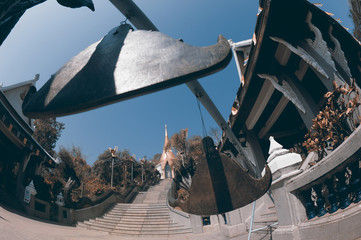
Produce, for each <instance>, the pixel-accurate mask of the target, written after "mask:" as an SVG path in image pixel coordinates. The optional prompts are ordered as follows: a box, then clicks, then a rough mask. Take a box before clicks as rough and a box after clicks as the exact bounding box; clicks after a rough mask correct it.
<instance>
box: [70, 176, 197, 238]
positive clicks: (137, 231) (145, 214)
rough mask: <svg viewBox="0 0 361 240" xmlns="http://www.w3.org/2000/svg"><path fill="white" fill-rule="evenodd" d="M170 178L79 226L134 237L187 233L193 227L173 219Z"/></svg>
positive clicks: (189, 232)
mask: <svg viewBox="0 0 361 240" xmlns="http://www.w3.org/2000/svg"><path fill="white" fill-rule="evenodd" d="M171 183H172V180H171V179H166V180H162V181H161V182H160V183H159V184H157V185H156V186H153V187H151V188H150V189H149V190H148V191H147V192H141V193H139V194H138V196H137V197H136V199H135V200H134V202H133V203H131V204H125V203H119V204H117V205H115V206H114V207H113V208H112V209H111V210H110V211H109V212H107V213H106V214H105V215H104V216H103V217H98V218H96V219H90V220H88V221H84V222H79V223H78V225H77V227H79V228H86V229H90V230H96V231H103V232H108V233H109V234H112V235H121V236H132V237H168V236H174V235H177V236H186V235H188V234H191V233H192V229H191V228H189V227H185V226H184V225H182V224H180V223H177V222H175V221H174V220H172V219H171V218H170V214H169V208H168V207H167V205H166V196H167V192H168V189H169V187H170V184H171Z"/></svg>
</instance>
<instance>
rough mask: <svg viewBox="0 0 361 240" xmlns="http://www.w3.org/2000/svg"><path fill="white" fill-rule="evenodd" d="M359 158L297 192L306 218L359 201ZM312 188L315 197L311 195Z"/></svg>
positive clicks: (360, 184)
mask: <svg viewBox="0 0 361 240" xmlns="http://www.w3.org/2000/svg"><path fill="white" fill-rule="evenodd" d="M359 161H360V158H359V157H357V159H355V161H353V162H351V163H349V164H348V165H347V166H346V167H344V168H342V169H340V170H339V171H338V172H335V173H333V174H332V175H331V176H330V175H328V176H327V177H325V179H322V178H321V179H318V180H317V181H315V183H314V184H313V185H312V184H310V185H309V187H308V188H303V189H304V190H302V191H300V192H299V194H298V195H299V196H300V197H301V198H302V200H303V201H302V202H303V204H304V207H305V210H306V215H307V218H308V219H309V220H310V219H313V218H315V217H316V216H317V217H322V216H324V215H325V214H326V213H329V214H332V213H334V212H336V211H337V210H338V209H345V208H347V207H348V206H350V205H351V203H352V202H355V203H358V202H360V201H361V179H360V167H359ZM323 188H324V190H325V191H323ZM312 189H313V190H314V192H315V193H316V195H317V197H316V198H313V197H312Z"/></svg>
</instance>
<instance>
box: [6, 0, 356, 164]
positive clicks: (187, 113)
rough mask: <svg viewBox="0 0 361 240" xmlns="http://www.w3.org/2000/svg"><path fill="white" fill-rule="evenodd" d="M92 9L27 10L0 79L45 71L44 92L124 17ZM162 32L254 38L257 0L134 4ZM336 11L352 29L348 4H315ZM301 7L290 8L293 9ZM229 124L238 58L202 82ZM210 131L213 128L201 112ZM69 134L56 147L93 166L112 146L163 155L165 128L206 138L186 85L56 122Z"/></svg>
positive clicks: (202, 41)
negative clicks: (76, 151)
mask: <svg viewBox="0 0 361 240" xmlns="http://www.w3.org/2000/svg"><path fill="white" fill-rule="evenodd" d="M93 1H94V5H95V12H92V11H90V10H89V9H87V8H80V9H70V8H65V7H63V6H60V5H59V4H58V3H57V2H56V1H55V0H48V1H47V2H45V3H43V4H40V5H38V6H35V7H34V8H32V9H29V10H28V11H27V12H26V13H25V14H24V16H23V17H22V18H21V20H20V21H19V22H18V24H17V25H16V26H15V28H14V29H13V31H12V32H11V33H10V35H9V36H8V38H7V39H6V40H5V42H4V43H3V45H2V46H1V47H0V82H3V84H4V86H8V85H11V84H15V83H18V82H21V81H26V80H30V79H33V78H34V76H35V74H37V73H39V74H40V80H39V81H38V82H37V88H40V87H41V86H42V85H43V84H44V83H45V82H46V81H47V80H48V79H49V77H50V76H51V74H53V73H55V72H56V71H57V70H58V69H59V68H60V67H61V66H62V65H63V64H64V63H66V62H67V61H68V60H69V59H70V58H71V57H73V56H74V55H76V54H78V53H79V52H80V51H81V50H83V49H84V48H86V47H87V46H88V45H90V44H92V43H94V42H96V41H98V40H99V39H100V38H102V37H103V36H104V35H105V34H107V33H108V31H109V30H110V29H112V28H113V27H115V26H117V25H119V23H120V22H121V21H123V20H125V17H124V16H123V15H122V14H121V13H120V12H119V11H118V10H117V9H116V8H115V7H114V6H113V5H112V4H111V3H110V2H109V1H106V0H93ZM135 2H136V4H137V5H138V6H139V7H140V8H141V9H142V10H143V11H144V12H145V14H146V15H147V16H148V17H149V18H150V19H151V20H152V22H153V23H154V24H155V25H156V26H157V27H158V29H159V30H160V31H161V32H163V33H165V34H168V35H169V36H171V37H173V38H176V39H177V38H182V39H183V40H184V41H185V42H186V43H188V44H191V45H195V46H208V45H212V44H215V43H216V42H217V37H218V35H219V34H222V35H223V36H224V37H226V38H227V39H232V40H233V41H234V42H237V41H242V40H246V39H249V38H252V35H253V31H254V27H255V22H256V14H257V11H258V1H256V0H238V1H236V0H224V1H215V0H197V1H194V0H193V1H191V0H182V1H174V0H135ZM312 2H320V3H323V7H321V9H322V10H324V11H327V12H332V13H334V14H335V15H334V17H335V18H341V20H342V24H343V25H344V26H345V27H348V28H349V29H350V30H349V31H352V28H353V27H352V23H351V18H350V17H348V4H347V0H327V1H322V0H320V1H312ZM296 10H297V9H290V11H296ZM199 81H200V83H201V84H202V85H203V87H204V88H205V89H206V91H207V92H208V94H209V96H210V97H211V98H212V99H213V101H214V102H215V104H216V106H217V107H218V108H219V110H220V112H221V114H222V115H223V116H224V118H225V119H226V120H227V119H228V115H229V113H230V110H231V106H232V103H233V101H234V99H235V96H236V92H237V89H238V87H239V79H238V74H237V71H236V67H235V63H234V60H233V59H232V61H231V62H230V64H229V65H228V67H227V68H226V69H224V70H222V71H221V72H218V73H216V74H214V75H211V76H208V77H205V78H202V79H200V80H199ZM202 113H203V116H204V120H205V126H206V128H207V129H209V128H211V127H217V125H216V123H215V122H214V121H213V120H212V118H211V117H210V116H209V115H208V113H207V112H206V111H205V110H204V109H202ZM58 121H60V122H63V123H65V130H64V131H63V133H62V136H61V138H60V140H59V141H58V144H57V149H58V148H59V146H64V147H71V146H72V145H75V146H79V147H80V148H81V149H82V152H83V154H84V155H85V156H86V159H87V161H88V163H89V164H92V163H93V162H94V161H95V160H96V158H97V157H98V155H99V154H101V153H102V152H103V151H104V150H106V149H107V148H108V147H114V146H118V148H119V149H129V151H130V152H131V153H132V154H135V155H136V157H137V159H139V158H141V157H143V156H147V157H148V159H150V158H152V157H153V155H154V154H155V153H161V152H162V148H163V143H164V125H165V124H167V125H168V133H169V135H170V136H171V135H172V134H173V133H175V132H178V131H179V130H180V129H184V128H188V129H189V135H190V136H192V135H201V136H202V124H201V120H200V113H199V110H198V107H197V103H196V99H195V97H194V96H193V95H192V93H191V92H190V90H189V89H188V88H187V87H186V86H185V85H180V86H178V87H173V88H170V89H167V90H164V91H160V92H157V93H152V94H148V95H145V96H141V97H138V98H134V99H130V100H127V101H123V102H119V103H116V104H112V105H109V106H106V107H102V108H98V109H95V110H92V111H89V112H85V113H80V114H76V115H71V116H66V117H61V118H58Z"/></svg>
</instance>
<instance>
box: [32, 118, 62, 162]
mask: <svg viewBox="0 0 361 240" xmlns="http://www.w3.org/2000/svg"><path fill="white" fill-rule="evenodd" d="M34 125H35V131H34V133H33V137H34V138H35V140H36V141H38V143H39V144H40V145H41V146H42V147H43V148H44V149H45V150H46V151H47V152H48V153H49V154H50V155H51V156H55V151H54V149H55V146H56V142H57V141H58V140H59V138H60V136H61V132H62V131H63V130H64V123H61V122H58V121H56V118H48V119H36V120H35V121H34Z"/></svg>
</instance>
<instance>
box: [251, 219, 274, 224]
mask: <svg viewBox="0 0 361 240" xmlns="http://www.w3.org/2000/svg"><path fill="white" fill-rule="evenodd" d="M275 222H278V219H277V217H262V218H260V219H257V220H255V221H254V222H253V224H270V223H275Z"/></svg>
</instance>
